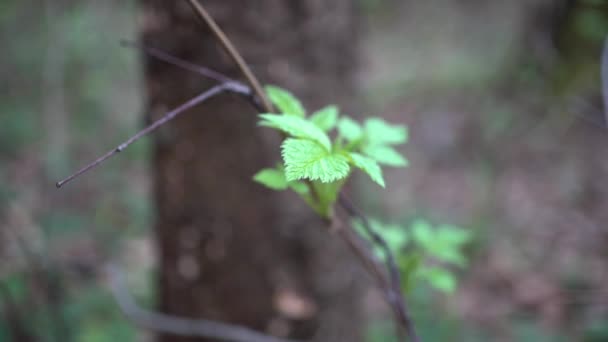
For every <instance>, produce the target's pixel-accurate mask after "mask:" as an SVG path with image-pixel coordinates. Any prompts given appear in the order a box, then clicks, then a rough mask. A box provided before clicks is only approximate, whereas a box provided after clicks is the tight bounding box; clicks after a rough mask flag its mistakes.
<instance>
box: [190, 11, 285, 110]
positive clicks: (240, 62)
mask: <svg viewBox="0 0 608 342" xmlns="http://www.w3.org/2000/svg"><path fill="white" fill-rule="evenodd" d="M188 2H189V3H190V5H191V6H192V8H193V9H194V12H196V14H198V16H199V17H200V19H201V20H202V21H203V22H204V23H205V24H207V26H209V29H211V31H212V32H213V34H214V35H215V37H216V38H217V40H218V41H219V42H220V44H221V45H222V47H223V48H224V50H226V52H227V53H228V55H229V56H230V58H232V60H233V61H234V63H235V64H236V65H237V66H238V67H239V69H240V70H241V72H242V73H243V75H244V76H245V78H246V79H247V82H248V83H249V85H250V86H251V88H252V89H253V91H255V93H256V94H257V96H258V97H259V98H260V100H261V101H262V104H263V105H264V108H265V109H266V111H267V112H273V107H272V103H270V101H268V98H267V97H266V94H265V93H264V90H263V89H262V86H261V85H260V82H259V81H258V79H257V77H255V75H254V74H253V72H251V69H250V68H249V66H248V65H247V63H245V60H244V59H243V57H242V56H241V54H240V53H239V52H238V50H237V49H236V48H235V47H234V45H233V44H232V42H231V41H230V39H228V37H227V36H226V34H225V33H224V31H222V29H221V28H220V27H219V26H218V25H217V23H216V22H215V20H213V17H211V15H209V13H208V12H207V10H206V9H205V7H204V6H203V5H201V4H200V3H199V2H198V1H197V0H188Z"/></svg>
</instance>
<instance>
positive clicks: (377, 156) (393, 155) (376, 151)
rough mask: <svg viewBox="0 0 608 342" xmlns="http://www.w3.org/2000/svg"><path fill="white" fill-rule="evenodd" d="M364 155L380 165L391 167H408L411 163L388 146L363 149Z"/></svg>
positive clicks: (373, 146)
mask: <svg viewBox="0 0 608 342" xmlns="http://www.w3.org/2000/svg"><path fill="white" fill-rule="evenodd" d="M363 153H364V154H366V155H367V156H368V157H371V158H373V159H374V160H376V161H377V162H378V163H380V164H385V165H389V166H407V165H408V164H409V163H408V161H407V159H405V158H404V157H403V156H402V155H401V154H399V152H397V151H396V150H395V149H394V148H392V147H390V146H386V145H372V146H366V147H364V148H363Z"/></svg>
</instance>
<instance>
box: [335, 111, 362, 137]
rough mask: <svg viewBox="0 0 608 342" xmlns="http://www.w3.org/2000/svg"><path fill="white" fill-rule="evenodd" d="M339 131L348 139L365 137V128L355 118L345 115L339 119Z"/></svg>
mask: <svg viewBox="0 0 608 342" xmlns="http://www.w3.org/2000/svg"><path fill="white" fill-rule="evenodd" d="M338 133H340V135H341V136H342V137H344V138H345V139H346V140H348V141H351V142H352V141H355V140H358V139H361V138H362V137H363V128H362V127H361V125H359V124H358V123H357V122H356V121H355V120H353V119H351V118H349V117H348V116H343V117H341V118H340V120H339V121H338Z"/></svg>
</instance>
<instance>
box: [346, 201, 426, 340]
mask: <svg viewBox="0 0 608 342" xmlns="http://www.w3.org/2000/svg"><path fill="white" fill-rule="evenodd" d="M338 204H339V205H340V206H341V207H342V208H343V209H344V210H345V211H346V212H347V213H348V214H349V215H350V216H351V217H352V218H353V219H358V220H359V221H361V224H362V226H363V228H364V229H365V232H366V233H367V234H368V235H369V236H370V238H371V240H372V242H373V243H374V244H375V245H377V246H378V247H380V248H381V249H382V252H383V253H384V256H385V257H386V268H387V269H388V272H389V281H390V286H389V289H390V294H389V297H388V300H389V303H391V305H392V306H394V308H395V309H397V310H396V313H397V316H398V317H399V319H400V321H401V322H402V324H403V326H404V327H405V329H406V332H407V334H408V336H409V338H410V340H411V341H412V342H418V341H419V338H418V335H417V334H416V330H415V328H414V324H413V322H412V319H411V317H410V316H409V313H408V308H407V304H406V302H405V298H404V297H403V294H402V292H401V277H400V275H399V269H398V267H397V264H396V263H395V257H394V255H393V252H392V251H391V250H390V248H389V246H388V244H387V243H386V241H385V240H384V239H383V238H382V236H380V235H379V234H378V233H376V232H375V231H374V229H373V228H372V227H371V225H370V223H369V220H368V219H367V217H366V216H365V215H363V213H362V212H361V211H360V210H359V209H357V207H356V206H355V205H354V204H353V203H352V202H351V201H350V200H349V199H348V198H347V197H346V196H345V195H344V194H343V193H340V194H339V197H338Z"/></svg>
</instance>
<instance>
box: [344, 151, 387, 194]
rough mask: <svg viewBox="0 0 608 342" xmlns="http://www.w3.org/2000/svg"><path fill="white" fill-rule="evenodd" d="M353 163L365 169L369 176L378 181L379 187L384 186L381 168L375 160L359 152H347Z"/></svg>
mask: <svg viewBox="0 0 608 342" xmlns="http://www.w3.org/2000/svg"><path fill="white" fill-rule="evenodd" d="M349 155H350V157H351V159H352V161H353V164H354V165H355V166H356V167H358V168H360V169H361V170H363V171H365V173H367V174H368V175H369V177H370V178H371V179H372V180H373V181H374V182H376V183H378V184H379V185H380V186H381V187H383V188H384V187H385V184H384V178H383V177H382V169H380V166H379V165H378V163H376V161H375V160H373V159H371V158H368V157H366V156H364V155H361V154H359V153H354V152H353V153H349Z"/></svg>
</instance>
